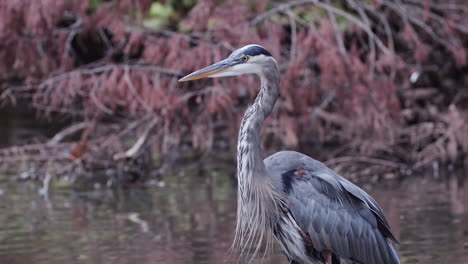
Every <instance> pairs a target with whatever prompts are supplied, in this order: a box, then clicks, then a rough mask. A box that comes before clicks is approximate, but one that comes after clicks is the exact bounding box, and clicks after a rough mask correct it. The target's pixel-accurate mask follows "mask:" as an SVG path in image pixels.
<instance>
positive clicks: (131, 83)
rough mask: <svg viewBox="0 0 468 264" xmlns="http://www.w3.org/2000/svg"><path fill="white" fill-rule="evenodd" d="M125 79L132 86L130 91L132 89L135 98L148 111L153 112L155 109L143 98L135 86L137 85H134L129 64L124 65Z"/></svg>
mask: <svg viewBox="0 0 468 264" xmlns="http://www.w3.org/2000/svg"><path fill="white" fill-rule="evenodd" d="M124 80H125V82H126V83H127V85H128V88H130V91H132V94H133V96H134V97H135V99H136V100H137V101H138V102H139V103H140V104H141V105H142V106H143V108H145V109H146V111H148V112H153V109H152V108H151V107H150V106H149V105H148V104H147V103H146V102H145V101H144V100H143V98H141V96H140V94H139V93H138V91H137V90H136V88H135V85H133V82H132V80H131V79H130V74H129V67H128V65H125V66H124Z"/></svg>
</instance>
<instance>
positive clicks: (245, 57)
mask: <svg viewBox="0 0 468 264" xmlns="http://www.w3.org/2000/svg"><path fill="white" fill-rule="evenodd" d="M241 59H242V60H243V61H248V60H249V57H247V56H245V55H244V56H242V57H241Z"/></svg>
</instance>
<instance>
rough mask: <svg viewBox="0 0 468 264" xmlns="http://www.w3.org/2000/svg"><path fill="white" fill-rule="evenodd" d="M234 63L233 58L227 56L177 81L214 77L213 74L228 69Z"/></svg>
mask: <svg viewBox="0 0 468 264" xmlns="http://www.w3.org/2000/svg"><path fill="white" fill-rule="evenodd" d="M235 64H236V61H235V60H233V59H231V58H227V59H225V60H222V61H220V62H218V63H215V64H213V65H210V66H208V67H205V68H203V69H201V70H198V71H195V72H192V73H191V74H189V75H187V76H185V77H183V78H182V79H180V80H179V82H186V81H192V80H197V79H201V78H205V77H216V76H215V75H217V74H220V73H223V72H225V71H227V70H229V68H230V67H232V66H234V65H235Z"/></svg>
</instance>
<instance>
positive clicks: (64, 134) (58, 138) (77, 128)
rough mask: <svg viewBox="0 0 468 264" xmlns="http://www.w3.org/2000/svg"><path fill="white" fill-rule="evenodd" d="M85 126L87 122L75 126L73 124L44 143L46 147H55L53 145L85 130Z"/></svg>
mask: <svg viewBox="0 0 468 264" xmlns="http://www.w3.org/2000/svg"><path fill="white" fill-rule="evenodd" d="M87 125H88V123H87V122H80V123H77V124H73V125H71V126H69V127H67V128H65V129H63V130H62V131H60V132H58V133H57V134H55V136H54V137H53V138H51V139H50V140H49V141H48V142H47V143H46V145H55V144H57V143H59V142H61V141H62V140H63V139H64V138H65V137H67V136H69V135H71V134H74V133H76V132H78V131H80V130H82V129H84V128H86V126H87Z"/></svg>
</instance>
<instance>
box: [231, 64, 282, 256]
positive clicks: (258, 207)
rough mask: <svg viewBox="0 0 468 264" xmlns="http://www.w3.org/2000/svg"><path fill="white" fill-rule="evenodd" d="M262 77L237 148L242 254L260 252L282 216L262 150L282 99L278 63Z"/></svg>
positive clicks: (238, 227) (237, 243)
mask: <svg viewBox="0 0 468 264" xmlns="http://www.w3.org/2000/svg"><path fill="white" fill-rule="evenodd" d="M264 69H265V70H264V71H263V72H261V73H260V74H259V76H260V79H261V90H260V92H259V94H258V95H257V97H256V98H255V102H254V103H253V105H252V106H250V107H249V108H248V109H247V111H246V112H245V114H244V118H243V119H242V122H241V127H240V131H239V139H238V146H237V173H238V181H239V185H238V203H237V207H238V208H237V225H236V239H235V240H234V245H235V246H237V247H238V248H239V249H240V252H241V254H242V253H244V252H245V251H248V252H249V251H251V250H252V249H253V250H254V251H253V254H252V257H253V256H255V255H256V254H257V253H258V250H259V249H260V246H261V244H262V241H263V239H264V237H265V235H266V234H267V231H268V230H269V228H270V227H272V225H273V223H275V222H276V219H277V217H278V212H279V210H278V208H277V207H278V200H279V199H278V197H279V196H278V194H277V192H276V191H275V189H274V188H273V185H272V182H271V178H270V177H269V175H268V173H267V170H266V168H265V164H264V163H263V155H262V151H261V140H260V132H261V128H262V126H263V122H264V120H265V118H267V117H268V115H270V113H271V111H272V110H273V107H274V104H275V102H276V99H277V98H278V96H279V83H280V79H279V70H278V66H277V65H276V63H275V62H272V63H271V65H268V66H267V67H264Z"/></svg>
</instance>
